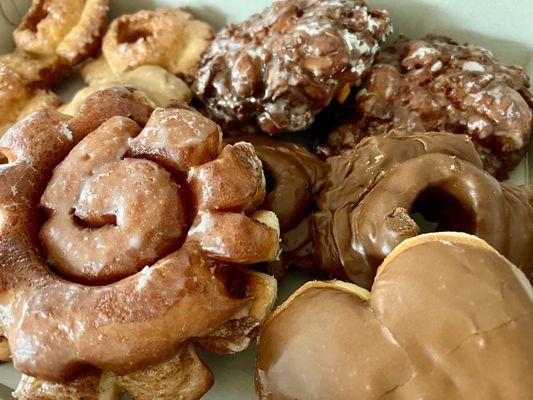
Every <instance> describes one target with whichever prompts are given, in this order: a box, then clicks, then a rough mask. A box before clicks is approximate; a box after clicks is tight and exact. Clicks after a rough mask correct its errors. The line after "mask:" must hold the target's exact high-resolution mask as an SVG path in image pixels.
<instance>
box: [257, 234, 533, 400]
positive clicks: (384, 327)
mask: <svg viewBox="0 0 533 400" xmlns="http://www.w3.org/2000/svg"><path fill="white" fill-rule="evenodd" d="M532 331H533V289H532V287H531V285H530V284H529V282H527V281H526V280H525V278H524V276H523V274H521V272H520V271H519V270H518V269H516V268H515V267H514V266H513V265H512V264H511V263H509V262H508V261H507V260H506V259H505V258H504V257H502V256H500V255H499V254H498V253H496V252H495V251H494V249H491V248H490V247H489V246H487V245H486V244H485V243H483V242H481V241H480V240H479V239H477V238H475V237H472V236H469V235H465V234H455V235H454V234H451V235H450V234H442V233H439V234H436V235H425V237H422V236H419V237H417V238H415V239H411V240H409V241H406V242H404V245H403V246H401V249H398V250H397V251H396V252H395V254H393V256H392V257H390V258H388V259H387V260H386V261H385V263H384V265H382V267H381V268H380V272H379V273H378V276H377V277H376V281H375V282H374V285H373V287H372V293H371V295H370V294H369V293H368V292H367V293H365V291H362V290H361V289H359V288H357V287H356V286H354V285H350V284H346V283H340V282H331V283H326V282H313V283H309V284H307V285H306V286H304V287H302V288H301V289H300V290H299V291H298V292H297V293H296V294H295V295H293V297H291V298H290V299H289V300H288V301H287V302H286V303H284V304H282V305H281V306H280V307H279V308H278V310H276V311H275V312H274V314H273V316H271V318H270V319H269V320H268V321H267V322H266V324H265V326H264V328H263V330H262V331H261V335H260V339H259V350H258V359H257V373H256V388H257V391H258V393H259V396H260V398H261V399H271V400H282V399H283V400H287V399H306V400H323V399H338V400H345V399H346V400H352V399H368V400H372V399H375V400H377V399H396V400H401V399H406V400H407V399H409V400H412V399H418V398H431V399H488V398H492V399H526V398H532V397H533V381H532V380H531V379H530V374H531V360H532V359H533V336H532V335H531V332H532Z"/></svg>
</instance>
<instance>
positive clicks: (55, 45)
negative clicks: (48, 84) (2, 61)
mask: <svg viewBox="0 0 533 400" xmlns="http://www.w3.org/2000/svg"><path fill="white" fill-rule="evenodd" d="M108 9H109V1H108V0H73V1H61V0H33V2H32V6H31V8H30V10H29V11H28V13H27V14H26V15H25V16H24V19H23V20H22V22H21V24H20V25H19V26H18V27H17V29H16V30H15V32H14V33H13V37H14V38H15V43H16V44H17V47H18V48H19V49H22V50H24V51H26V52H28V53H31V54H36V55H37V56H38V57H48V58H60V59H61V63H64V64H67V65H74V64H77V63H79V62H81V61H83V60H85V59H87V58H88V57H90V56H92V55H94V53H95V51H97V50H98V48H99V43H100V41H101V38H102V35H103V33H104V31H105V27H106V23H107V12H108Z"/></svg>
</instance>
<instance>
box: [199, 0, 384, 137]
mask: <svg viewBox="0 0 533 400" xmlns="http://www.w3.org/2000/svg"><path fill="white" fill-rule="evenodd" d="M391 32H392V27H391V24H390V20H389V16H388V14H387V12H386V11H381V10H369V9H367V7H366V5H365V3H364V2H363V1H362V0H340V1H339V0H285V1H276V2H274V4H273V5H272V6H270V7H268V8H266V9H265V10H264V11H263V12H262V13H261V14H256V15H254V16H252V17H251V18H249V19H248V20H246V21H244V22H242V23H240V24H238V25H229V26H228V27H227V28H225V29H223V30H222V31H221V32H220V33H219V34H218V35H217V36H216V38H215V40H214V41H213V42H212V43H211V46H210V47H209V48H208V50H207V51H206V52H205V53H204V55H203V59H202V62H201V66H200V69H199V71H198V72H197V74H196V79H195V82H194V87H193V89H194V90H195V92H196V94H197V95H198V96H199V97H200V98H201V99H202V100H203V101H204V103H205V105H206V107H207V112H208V114H209V116H210V117H212V118H214V119H215V120H216V121H217V122H219V123H222V124H224V125H228V126H235V125H236V126H241V125H242V124H252V123H255V122H256V123H257V124H259V127H260V128H261V130H263V131H264V132H266V133H269V134H271V135H274V134H278V133H282V132H291V131H299V130H302V129H305V128H306V127H308V126H309V125H310V124H311V123H312V122H313V120H314V118H315V114H316V113H317V112H319V111H320V110H322V109H323V108H324V107H326V106H327V105H329V104H330V102H331V101H332V100H333V99H334V98H335V97H337V98H339V99H340V100H341V101H343V100H344V99H345V98H346V96H347V95H348V93H349V91H350V87H352V86H353V85H355V84H357V82H358V81H359V79H360V78H361V76H362V75H363V74H364V73H365V72H366V71H367V70H368V68H369V67H370V65H371V64H372V62H373V60H374V54H375V53H376V51H377V50H378V48H379V46H380V44H381V43H382V42H383V41H384V39H385V38H386V37H387V36H388V35H389V34H390V33H391ZM254 121H255V122H254Z"/></svg>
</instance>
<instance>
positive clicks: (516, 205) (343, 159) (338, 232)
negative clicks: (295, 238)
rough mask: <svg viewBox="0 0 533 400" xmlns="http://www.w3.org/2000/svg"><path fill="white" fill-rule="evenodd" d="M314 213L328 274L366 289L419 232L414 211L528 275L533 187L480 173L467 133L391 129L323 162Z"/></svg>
mask: <svg viewBox="0 0 533 400" xmlns="http://www.w3.org/2000/svg"><path fill="white" fill-rule="evenodd" d="M328 165H329V167H330V171H329V175H328V177H327V179H326V188H325V190H324V192H323V193H322V194H321V196H320V197H319V199H318V208H319V211H318V212H317V213H316V214H314V216H313V222H314V225H313V226H314V232H313V234H314V243H315V256H316V258H317V260H318V265H319V266H320V268H322V270H323V271H324V272H326V273H327V274H329V275H331V276H336V277H340V278H343V279H348V280H350V281H352V282H355V283H357V284H358V285H360V286H363V287H366V288H368V287H370V286H371V284H372V282H373V279H374V274H375V271H376V268H377V266H378V265H379V264H380V263H381V262H382V261H383V259H384V258H385V257H386V256H387V255H388V254H389V253H390V252H391V251H392V249H394V248H395V247H396V246H397V245H398V244H399V243H400V242H402V241H403V240H405V239H407V238H410V237H413V236H415V235H418V234H419V233H420V232H421V229H420V227H419V226H418V225H417V223H416V222H415V221H414V220H413V218H412V217H411V214H414V213H416V212H419V213H421V214H422V215H423V216H424V217H426V219H427V220H429V221H433V222H437V224H438V226H437V229H438V230H441V231H442V230H444V231H462V232H466V233H470V234H474V235H477V236H479V237H481V238H482V239H484V240H486V241H487V242H488V243H489V244H491V245H492V246H493V247H494V248H496V249H497V250H498V251H499V252H501V253H502V254H503V255H505V256H506V257H508V258H509V260H511V261H512V262H513V263H515V264H516V265H517V266H518V267H519V268H521V269H522V270H523V271H524V272H525V274H526V275H527V276H528V277H529V278H530V279H531V276H532V275H531V274H532V270H533V269H532V261H533V251H532V249H531V246H530V244H531V243H532V240H533V231H532V229H531V226H532V224H533V190H532V189H531V188H530V187H528V186H515V185H510V184H505V183H503V184H500V183H499V182H498V181H496V179H494V178H493V177H492V176H490V175H489V174H488V173H487V172H485V171H483V169H482V168H483V164H482V161H481V159H480V157H479V155H478V153H477V152H476V150H475V148H474V146H473V145H472V143H471V141H470V139H469V138H467V137H466V136H463V135H455V136H454V135H453V134H448V133H437V132H432V133H425V134H414V135H411V136H407V135H404V134H402V133H401V132H394V131H393V132H391V133H390V134H387V135H385V136H383V137H377V136H376V137H370V138H366V139H364V140H363V141H362V142H361V143H360V144H359V145H358V146H357V147H356V148H355V149H354V150H350V151H347V152H345V153H343V154H342V155H340V156H336V157H331V158H330V159H329V160H328Z"/></svg>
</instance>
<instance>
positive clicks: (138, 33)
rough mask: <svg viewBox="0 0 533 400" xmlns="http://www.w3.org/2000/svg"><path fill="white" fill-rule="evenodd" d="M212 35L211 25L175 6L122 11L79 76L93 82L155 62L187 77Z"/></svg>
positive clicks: (192, 71) (188, 77) (194, 68)
mask: <svg viewBox="0 0 533 400" xmlns="http://www.w3.org/2000/svg"><path fill="white" fill-rule="evenodd" d="M213 36H214V32H213V28H211V26H209V25H208V24H207V23H205V22H203V21H199V20H197V19H194V17H193V16H192V15H191V14H189V13H188V12H186V11H184V10H182V9H179V8H177V9H157V10H153V11H152V10H150V11H149V10H141V11H139V12H137V13H135V14H131V15H123V16H121V17H119V18H117V19H115V20H114V21H113V22H112V23H111V25H110V26H109V30H108V31H107V33H106V34H105V36H104V40H103V43H102V56H101V57H99V58H97V59H96V60H94V61H92V62H90V63H88V64H87V65H86V66H85V67H84V68H83V70H82V76H83V77H84V79H85V81H86V82H88V83H93V82H95V81H99V80H101V79H102V78H105V77H106V76H109V75H111V74H116V73H120V72H123V71H125V70H126V69H127V68H135V67H139V66H143V65H157V66H160V67H163V68H165V69H166V70H168V71H169V72H170V73H172V74H174V75H178V76H179V77H180V78H183V79H185V80H190V79H191V77H192V74H193V73H194V71H195V70H196V68H197V66H198V63H199V62H200V55H201V54H202V53H203V52H204V50H205V49H206V48H207V46H208V45H209V43H210V41H211V40H212V39H213Z"/></svg>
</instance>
